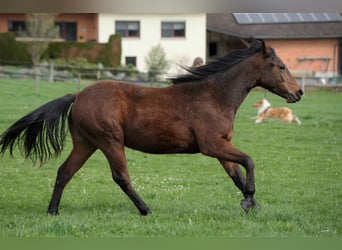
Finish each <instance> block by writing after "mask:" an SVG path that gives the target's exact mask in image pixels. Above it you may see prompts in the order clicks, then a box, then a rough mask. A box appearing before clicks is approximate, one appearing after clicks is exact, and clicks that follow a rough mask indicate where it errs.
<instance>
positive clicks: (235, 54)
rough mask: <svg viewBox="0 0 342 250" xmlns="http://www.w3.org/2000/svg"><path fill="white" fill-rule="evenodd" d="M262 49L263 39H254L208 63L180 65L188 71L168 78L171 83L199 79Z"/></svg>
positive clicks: (224, 68)
mask: <svg viewBox="0 0 342 250" xmlns="http://www.w3.org/2000/svg"><path fill="white" fill-rule="evenodd" d="M263 49H264V43H263V41H262V40H254V41H253V42H252V44H251V46H250V47H249V48H246V49H238V50H234V51H232V52H230V53H228V54H227V55H225V56H222V57H219V58H217V59H215V61H213V62H210V63H208V64H205V65H202V66H199V67H195V68H191V67H184V66H181V67H182V68H184V69H185V70H186V71H188V73H187V74H183V75H180V76H177V77H175V78H170V80H171V82H172V83H173V84H178V83H185V82H194V81H199V80H202V79H205V78H207V77H208V76H211V75H213V74H216V73H218V72H221V71H223V70H227V69H229V68H231V67H233V66H234V65H236V64H237V63H239V62H241V61H242V60H243V59H245V58H247V57H250V56H252V55H254V54H256V53H257V52H260V51H262V50H263Z"/></svg>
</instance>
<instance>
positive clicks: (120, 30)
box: [115, 21, 140, 37]
mask: <svg viewBox="0 0 342 250" xmlns="http://www.w3.org/2000/svg"><path fill="white" fill-rule="evenodd" d="M115 33H116V34H120V35H121V36H122V37H140V22H139V21H116V22H115Z"/></svg>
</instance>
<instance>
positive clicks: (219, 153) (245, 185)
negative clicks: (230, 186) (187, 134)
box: [201, 138, 257, 213]
mask: <svg viewBox="0 0 342 250" xmlns="http://www.w3.org/2000/svg"><path fill="white" fill-rule="evenodd" d="M201 152H202V153H203V154H205V155H208V156H212V157H215V158H217V159H219V160H220V161H221V163H224V167H225V169H226V171H228V174H231V175H232V176H233V181H234V182H235V184H236V185H237V186H238V187H239V188H240V190H241V191H242V193H243V195H244V197H245V199H243V200H242V201H241V206H242V208H243V209H244V210H245V212H246V213H248V211H249V209H250V208H252V207H254V206H256V205H257V202H256V200H255V199H254V193H255V182H254V163H253V161H252V159H251V158H250V157H249V156H248V155H247V154H245V153H243V152H241V151H240V150H238V149H237V148H235V147H234V146H233V145H232V144H231V143H230V142H229V141H228V140H226V139H224V138H220V139H218V140H217V141H210V142H209V143H208V142H207V143H203V144H201ZM229 162H231V163H229ZM232 163H235V164H240V165H241V166H243V167H244V168H245V170H246V180H245V181H244V179H243V177H242V173H240V171H237V167H233V164H232Z"/></svg>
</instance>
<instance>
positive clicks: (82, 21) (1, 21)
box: [0, 13, 107, 42]
mask: <svg viewBox="0 0 342 250" xmlns="http://www.w3.org/2000/svg"><path fill="white" fill-rule="evenodd" d="M25 19H26V14H23V13H0V32H8V21H10V20H15V21H25ZM55 21H63V22H76V23H77V41H78V42H83V41H97V40H98V26H97V25H98V14H96V13H70V14H69V13H62V14H58V15H57V17H56V19H55ZM106 42H107V41H106Z"/></svg>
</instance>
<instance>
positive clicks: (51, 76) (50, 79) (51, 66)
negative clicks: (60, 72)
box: [49, 62, 55, 82]
mask: <svg viewBox="0 0 342 250" xmlns="http://www.w3.org/2000/svg"><path fill="white" fill-rule="evenodd" d="M54 75H55V71H54V64H53V62H50V77H49V82H53V79H54Z"/></svg>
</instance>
